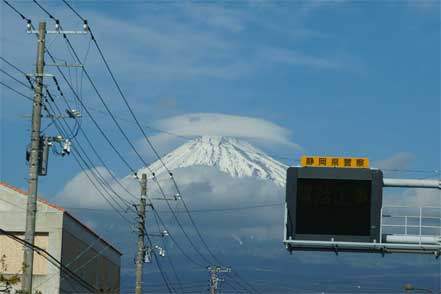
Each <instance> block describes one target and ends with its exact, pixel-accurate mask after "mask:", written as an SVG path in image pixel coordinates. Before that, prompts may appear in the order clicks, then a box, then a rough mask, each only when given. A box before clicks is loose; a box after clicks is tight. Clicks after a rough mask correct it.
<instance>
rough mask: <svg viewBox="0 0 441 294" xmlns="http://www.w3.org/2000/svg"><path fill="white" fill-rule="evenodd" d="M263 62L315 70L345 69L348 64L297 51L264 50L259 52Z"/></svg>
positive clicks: (331, 58)
mask: <svg viewBox="0 0 441 294" xmlns="http://www.w3.org/2000/svg"><path fill="white" fill-rule="evenodd" d="M259 55H260V57H261V59H262V60H263V61H266V62H268V61H270V62H272V63H276V64H289V65H302V66H306V67H310V68H314V69H332V70H337V69H343V68H344V67H346V63H344V62H341V61H339V60H338V59H336V58H335V57H320V56H312V55H308V54H305V53H302V52H298V51H295V50H288V49H282V48H264V49H261V50H260V51H259Z"/></svg>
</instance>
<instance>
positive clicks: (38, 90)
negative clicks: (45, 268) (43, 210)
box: [22, 21, 46, 294]
mask: <svg viewBox="0 0 441 294" xmlns="http://www.w3.org/2000/svg"><path fill="white" fill-rule="evenodd" d="M45 43H46V22H44V21H42V22H40V23H39V26H38V43H37V66H36V75H35V80H36V84H35V87H34V88H35V90H34V91H35V93H34V103H33V108H32V130H31V152H30V158H29V178H28V200H27V207H26V232H25V241H26V242H28V243H30V244H32V245H33V244H34V237H35V217H36V213H37V191H38V165H39V156H40V127H41V101H42V92H43V75H44V50H45ZM23 263H24V266H23V278H22V290H23V293H25V294H30V293H32V271H33V265H34V250H33V248H30V247H28V246H25V247H24V256H23Z"/></svg>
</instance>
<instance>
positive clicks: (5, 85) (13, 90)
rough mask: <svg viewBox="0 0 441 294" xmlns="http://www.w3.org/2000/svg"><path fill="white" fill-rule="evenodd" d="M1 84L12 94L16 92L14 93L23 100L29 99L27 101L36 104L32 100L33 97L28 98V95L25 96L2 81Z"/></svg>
mask: <svg viewBox="0 0 441 294" xmlns="http://www.w3.org/2000/svg"><path fill="white" fill-rule="evenodd" d="M0 84H1V85H2V86H3V87H6V88H8V89H9V90H11V91H12V92H14V93H16V94H18V95H20V96H22V97H23V98H25V99H27V100H29V101H32V102H34V100H33V99H32V97H31V96H28V95H26V94H23V93H22V92H20V91H17V90H15V89H14V88H12V87H11V86H8V85H7V84H5V83H3V82H2V81H0Z"/></svg>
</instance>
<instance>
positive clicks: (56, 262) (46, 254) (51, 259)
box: [0, 228, 98, 293]
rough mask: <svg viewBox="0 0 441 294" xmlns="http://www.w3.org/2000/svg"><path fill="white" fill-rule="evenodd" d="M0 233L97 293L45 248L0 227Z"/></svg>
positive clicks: (95, 291) (95, 290)
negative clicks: (29, 249)
mask: <svg viewBox="0 0 441 294" xmlns="http://www.w3.org/2000/svg"><path fill="white" fill-rule="evenodd" d="M0 234H3V235H6V236H7V237H9V238H11V239H13V240H14V241H16V242H18V243H20V244H23V245H24V246H26V247H28V248H31V249H32V251H34V252H36V253H37V254H39V255H40V256H42V257H43V258H45V259H46V260H48V261H49V262H50V263H51V264H53V265H54V266H56V267H57V268H58V269H60V271H61V272H65V273H67V274H68V275H69V276H70V277H72V279H73V280H75V281H76V282H77V283H79V284H80V285H81V286H82V287H84V288H86V289H88V290H91V291H92V292H93V293H97V292H98V291H97V289H96V288H95V287H94V286H93V285H91V284H89V283H88V282H87V281H85V280H84V279H82V278H81V277H80V276H78V275H77V274H76V273H74V272H73V271H71V270H70V269H69V268H68V267H67V266H65V265H64V264H63V263H62V262H61V261H60V260H58V259H57V258H55V257H54V256H53V255H52V254H50V253H49V252H47V251H46V250H45V249H43V248H41V247H38V246H36V245H34V244H31V243H29V242H27V241H25V240H22V239H20V238H19V237H17V236H15V235H14V234H11V233H9V232H7V231H5V230H3V229H1V228H0Z"/></svg>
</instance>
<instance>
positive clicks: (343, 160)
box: [300, 156, 369, 168]
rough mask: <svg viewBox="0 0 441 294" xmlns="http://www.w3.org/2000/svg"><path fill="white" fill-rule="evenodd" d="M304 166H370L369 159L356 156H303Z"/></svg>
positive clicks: (302, 162)
mask: <svg viewBox="0 0 441 294" xmlns="http://www.w3.org/2000/svg"><path fill="white" fill-rule="evenodd" d="M300 162H301V164H302V166H321V167H348V168H369V159H367V158H354V157H330V156H302V158H301V161H300Z"/></svg>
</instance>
